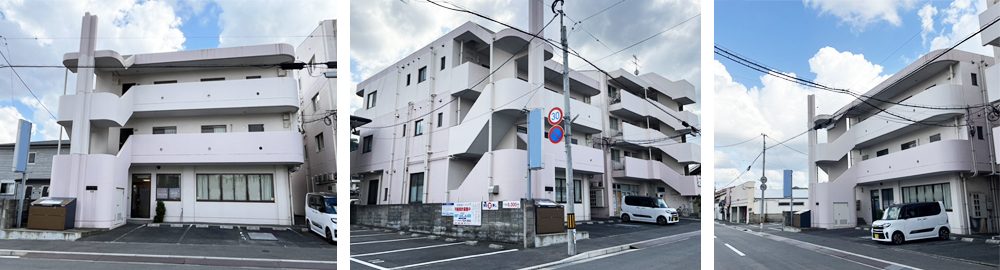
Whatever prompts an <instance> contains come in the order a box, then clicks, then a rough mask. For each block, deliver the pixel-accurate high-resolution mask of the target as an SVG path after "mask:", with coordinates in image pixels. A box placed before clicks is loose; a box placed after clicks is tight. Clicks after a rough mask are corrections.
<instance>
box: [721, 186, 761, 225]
mask: <svg viewBox="0 0 1000 270" xmlns="http://www.w3.org/2000/svg"><path fill="white" fill-rule="evenodd" d="M756 183H757V182H746V183H743V184H740V185H737V186H734V187H730V188H728V193H729V194H728V195H727V197H728V198H729V201H727V202H726V206H727V216H728V218H729V222H735V223H755V222H758V221H759V220H751V219H750V217H751V214H752V213H755V212H754V209H755V208H756V207H760V202H757V203H756V204H754V203H753V202H754V201H755V199H754V198H755V197H753V196H754V194H756V192H755V190H756V189H757V186H756Z"/></svg>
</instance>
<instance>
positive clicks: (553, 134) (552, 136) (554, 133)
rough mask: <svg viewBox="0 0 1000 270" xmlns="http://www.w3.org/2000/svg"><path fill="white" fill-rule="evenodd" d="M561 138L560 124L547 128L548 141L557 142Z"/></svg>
mask: <svg viewBox="0 0 1000 270" xmlns="http://www.w3.org/2000/svg"><path fill="white" fill-rule="evenodd" d="M562 139H563V130H562V127H560V126H552V128H551V129H549V141H550V142H552V143H559V142H561V141H562Z"/></svg>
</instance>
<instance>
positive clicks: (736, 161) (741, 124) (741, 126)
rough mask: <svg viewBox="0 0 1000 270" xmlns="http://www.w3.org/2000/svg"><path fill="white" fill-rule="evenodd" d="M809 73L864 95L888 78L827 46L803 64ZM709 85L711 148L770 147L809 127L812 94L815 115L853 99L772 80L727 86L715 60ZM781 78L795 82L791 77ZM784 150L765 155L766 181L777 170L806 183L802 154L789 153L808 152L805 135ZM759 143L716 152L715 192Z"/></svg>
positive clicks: (756, 169)
mask: <svg viewBox="0 0 1000 270" xmlns="http://www.w3.org/2000/svg"><path fill="white" fill-rule="evenodd" d="M808 62H809V66H810V71H811V72H812V73H815V74H816V79H814V80H813V81H815V82H817V83H820V84H824V85H828V86H831V87H838V88H848V87H851V86H852V85H853V86H854V87H851V89H858V90H860V91H858V92H866V91H868V90H869V89H871V88H872V87H874V86H875V85H877V84H878V83H880V82H882V81H883V80H885V79H886V78H888V77H890V76H891V75H879V74H880V73H882V67H881V66H879V65H875V64H872V63H871V62H869V61H867V60H866V59H865V58H864V56H863V55H861V54H853V53H850V52H838V51H837V50H836V49H834V48H831V47H825V48H822V49H820V50H819V51H817V52H816V54H815V55H813V57H812V58H810V59H809V60H808ZM710 70H712V71H713V81H714V85H715V102H716V106H715V115H716V119H715V120H714V121H715V127H716V130H715V145H720V146H721V145H727V144H734V143H738V142H741V141H745V140H747V139H750V138H753V137H755V136H759V135H760V134H761V133H764V134H767V136H768V138H771V139H774V140H771V139H769V140H768V141H767V145H768V146H769V147H770V146H775V145H777V142H778V141H784V140H788V139H790V138H792V137H794V136H796V135H799V134H801V133H802V132H804V131H805V130H806V129H808V128H809V124H808V123H807V121H806V113H807V108H806V96H807V95H810V94H813V95H816V101H817V105H821V106H820V108H819V109H818V110H817V113H820V114H821V113H831V112H833V111H835V110H838V109H840V107H842V106H844V105H846V104H847V103H848V102H850V101H851V100H853V99H854V98H853V97H851V96H849V95H845V94H838V93H832V92H828V91H823V90H816V89H813V88H807V87H804V86H801V85H799V84H795V83H792V82H789V81H786V80H783V79H780V78H777V77H774V76H770V75H762V76H760V77H759V79H760V82H761V84H762V86H761V87H759V88H758V87H752V88H749V89H748V88H747V87H746V86H744V85H743V84H741V83H738V82H735V81H733V78H732V76H731V75H730V74H729V72H728V70H727V69H726V66H724V65H723V64H722V63H721V62H719V61H717V60H716V61H712V63H711V69H710ZM787 75H789V76H792V77H797V74H794V73H788V74H787ZM785 145H786V146H787V147H785V146H776V147H774V148H772V149H771V150H768V152H767V173H766V175H767V177H768V178H771V179H781V178H782V170H785V169H789V170H792V171H794V172H795V177H793V179H795V185H797V186H801V185H804V184H805V183H806V179H805V178H804V177H805V174H800V173H802V172H805V171H806V170H807V169H808V167H807V166H806V165H807V164H806V162H805V160H806V157H805V155H803V154H801V153H799V152H796V151H794V150H791V149H789V148H792V149H795V150H798V151H802V152H806V151H808V145H807V138H806V136H805V135H803V136H800V137H798V138H796V139H793V140H791V141H788V142H786V143H785ZM761 147H762V142H761V138H759V137H758V138H757V139H754V140H752V141H749V142H747V143H744V144H741V145H737V146H733V147H726V148H719V149H717V150H716V153H715V156H716V158H715V160H714V163H715V164H714V165H715V168H714V170H715V175H716V180H715V181H716V183H715V184H716V185H717V188H722V187H723V185H726V184H728V183H730V182H732V181H733V179H735V177H736V176H737V175H739V173H741V172H744V171H746V169H747V166H748V165H750V164H751V162H753V160H754V158H755V157H756V156H757V155H758V154H760V152H761ZM761 162H763V159H761V160H758V161H757V162H756V163H754V164H755V165H754V166H753V168H752V169H751V170H750V171H749V172H746V173H745V174H744V175H743V176H742V177H740V180H737V181H736V182H735V183H736V184H738V183H742V182H744V181H751V180H755V179H757V178H760V176H761V172H760V170H761V167H760V165H761Z"/></svg>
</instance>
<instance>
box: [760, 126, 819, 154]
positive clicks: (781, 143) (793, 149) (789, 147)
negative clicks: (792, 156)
mask: <svg viewBox="0 0 1000 270" xmlns="http://www.w3.org/2000/svg"><path fill="white" fill-rule="evenodd" d="M806 132H808V131H806ZM803 134H805V133H803ZM798 136H802V134H799V135H798ZM798 136H795V137H798ZM768 139H771V140H773V141H776V142H778V145H784V146H785V147H788V149H792V151H795V152H799V154H803V155H806V156H808V155H809V154H806V153H805V152H802V151H799V150H798V149H795V148H792V147H791V146H788V145H787V144H785V143H784V142H781V141H778V140H776V139H774V138H768ZM792 139H794V137H793V138H792ZM789 140H791V139H789ZM786 141H787V140H786ZM772 147H775V146H771V147H768V149H770V148H772Z"/></svg>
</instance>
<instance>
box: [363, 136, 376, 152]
mask: <svg viewBox="0 0 1000 270" xmlns="http://www.w3.org/2000/svg"><path fill="white" fill-rule="evenodd" d="M372 140H374V138H373V135H368V136H365V138H364V139H363V140H362V142H361V153H368V152H371V151H372Z"/></svg>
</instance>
